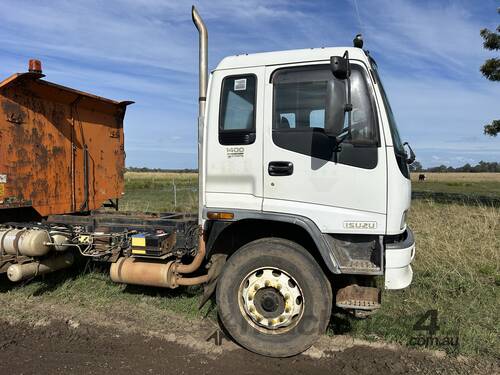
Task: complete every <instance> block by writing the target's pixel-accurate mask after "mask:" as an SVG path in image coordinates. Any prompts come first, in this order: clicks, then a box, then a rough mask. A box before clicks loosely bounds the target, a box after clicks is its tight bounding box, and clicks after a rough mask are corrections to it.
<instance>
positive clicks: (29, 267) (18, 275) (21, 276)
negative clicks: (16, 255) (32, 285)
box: [7, 252, 74, 282]
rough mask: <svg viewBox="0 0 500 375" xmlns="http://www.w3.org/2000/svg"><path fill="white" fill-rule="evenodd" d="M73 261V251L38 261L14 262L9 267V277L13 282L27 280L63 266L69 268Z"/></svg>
mask: <svg viewBox="0 0 500 375" xmlns="http://www.w3.org/2000/svg"><path fill="white" fill-rule="evenodd" d="M73 261H74V255H73V253H71V252H67V253H64V254H63V255H58V256H55V257H52V258H47V259H44V260H41V261H38V262H29V263H22V264H13V265H11V266H10V267H9V268H7V277H8V278H9V280H10V281H13V282H17V281H22V280H27V279H31V278H32V277H35V276H38V275H45V274H47V273H51V272H54V271H58V270H61V269H63V268H68V267H70V266H71V265H72V264H73Z"/></svg>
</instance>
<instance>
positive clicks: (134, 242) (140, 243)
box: [132, 237, 146, 247]
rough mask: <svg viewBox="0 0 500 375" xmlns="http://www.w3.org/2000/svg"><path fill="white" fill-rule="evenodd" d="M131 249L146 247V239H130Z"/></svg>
mask: <svg viewBox="0 0 500 375" xmlns="http://www.w3.org/2000/svg"><path fill="white" fill-rule="evenodd" d="M132 246H133V247H136V246H137V247H146V239H145V238H144V237H132Z"/></svg>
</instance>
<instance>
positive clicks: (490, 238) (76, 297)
mask: <svg viewBox="0 0 500 375" xmlns="http://www.w3.org/2000/svg"><path fill="white" fill-rule="evenodd" d="M427 175H428V176H429V180H428V181H427V182H425V183H418V182H416V183H414V184H413V186H414V187H415V188H417V186H418V185H420V184H422V185H424V184H425V186H431V184H434V185H432V186H433V188H435V189H439V188H440V187H442V188H443V189H448V188H450V189H458V190H459V191H460V192H461V193H464V191H467V192H469V191H470V192H471V193H475V192H476V190H475V188H474V186H476V187H478V186H485V182H488V183H490V185H488V186H490V187H491V188H492V191H493V193H494V194H497V192H498V185H499V184H500V182H499V181H500V180H499V176H497V175H479V174H478V175H475V174H470V175H469V174H468V175H464V174H449V175H446V176H442V175H434V174H427ZM468 177H470V178H468ZM174 181H175V186H176V189H177V204H174V203H175V199H174V194H173V184H174ZM450 183H452V185H449V184H450ZM454 183H459V184H461V185H453V184H454ZM483 193H484V194H489V193H491V191H486V190H484V191H483V190H482V191H481V194H483ZM196 203H197V191H196V175H194V174H156V173H155V174H143V173H128V174H127V175H126V196H125V198H124V199H123V201H122V203H121V207H122V209H124V210H146V211H172V210H177V211H183V210H195V209H196ZM409 224H410V226H411V227H412V228H413V230H414V232H415V236H416V241H417V256H416V259H415V261H414V263H413V264H414V271H415V274H414V281H413V284H412V285H411V286H410V287H409V288H408V289H405V290H402V291H390V292H384V294H383V304H382V306H383V307H382V308H381V309H380V311H379V312H377V314H375V315H374V316H373V317H371V318H369V319H367V320H356V319H354V318H351V317H349V316H346V315H344V314H341V313H335V314H334V317H333V319H332V323H331V325H330V328H329V333H330V334H335V333H348V334H352V335H354V336H356V337H362V338H368V339H373V340H379V339H382V340H386V341H393V342H399V343H402V344H405V345H408V344H409V342H410V340H411V338H412V337H413V336H415V335H418V334H421V333H418V332H415V331H414V330H413V329H412V327H413V325H414V324H415V322H416V321H417V319H418V318H419V317H420V316H421V315H422V314H423V313H424V312H426V311H427V310H431V309H436V310H438V319H439V320H438V325H439V331H438V332H437V333H436V335H438V336H441V337H455V336H458V337H459V347H458V351H457V353H459V354H464V355H479V356H482V357H487V358H498V353H500V346H499V345H500V343H499V340H498V337H500V323H499V322H500V321H499V319H498V306H500V293H499V286H500V251H499V250H500V209H499V208H494V207H488V206H467V205H464V204H457V203H453V204H441V203H435V202H434V201H432V200H417V201H414V202H413V205H412V209H411V212H410V215H409ZM92 267H97V268H92V269H91V270H90V271H88V270H87V272H84V273H82V272H81V268H83V267H81V268H80V271H76V270H74V271H68V272H66V273H60V274H54V275H49V276H47V277H46V278H45V279H42V280H40V279H38V280H36V281H34V282H31V283H29V284H27V285H25V286H10V285H5V283H2V285H4V286H3V288H4V289H3V290H2V291H1V292H3V294H4V296H6V297H7V296H8V297H9V298H31V297H32V296H37V297H40V298H43V299H44V300H47V301H49V302H50V301H54V303H71V304H82V305H90V306H95V308H98V309H111V310H112V309H113V308H126V306H132V305H137V304H139V303H141V304H144V303H145V304H147V305H148V306H150V307H149V308H150V309H152V310H154V309H157V310H162V309H166V310H170V311H173V312H176V313H179V314H183V315H184V316H186V318H194V317H200V316H204V315H207V314H208V316H210V317H212V318H215V314H214V312H213V305H212V306H206V307H205V308H204V309H203V310H202V311H198V310H197V307H196V306H197V303H198V299H199V290H198V289H196V288H190V289H176V290H163V289H158V288H148V287H136V286H124V285H118V284H113V283H112V282H111V281H109V278H108V276H107V274H106V270H107V268H106V267H107V266H106V265H101V266H95V265H94V266H92ZM0 311H1V307H0Z"/></svg>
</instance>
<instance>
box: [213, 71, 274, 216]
mask: <svg viewBox="0 0 500 375" xmlns="http://www.w3.org/2000/svg"><path fill="white" fill-rule="evenodd" d="M264 73H265V70H264V67H253V68H245V69H231V70H221V71H215V72H214V73H213V75H212V78H211V83H210V87H211V88H210V95H209V98H210V99H209V100H210V101H209V103H208V122H207V125H208V126H207V132H206V140H207V142H206V150H205V160H206V174H205V176H206V177H205V179H206V181H205V206H206V207H207V208H227V209H245V210H257V211H261V210H262V200H263V191H262V184H263V182H262V163H263V162H262V158H263V151H262V149H263V143H262V140H263V129H262V118H263V114H264V106H263V103H264V90H263V89H264V83H263V82H264Z"/></svg>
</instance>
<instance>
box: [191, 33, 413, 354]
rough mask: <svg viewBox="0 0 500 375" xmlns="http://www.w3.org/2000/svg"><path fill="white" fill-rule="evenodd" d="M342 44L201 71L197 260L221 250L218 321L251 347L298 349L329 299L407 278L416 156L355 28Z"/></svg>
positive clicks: (362, 312) (370, 292) (345, 303)
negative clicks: (202, 234) (204, 81)
mask: <svg viewBox="0 0 500 375" xmlns="http://www.w3.org/2000/svg"><path fill="white" fill-rule="evenodd" d="M354 44H355V47H335V48H313V49H302V50H291V51H280V52H269V53H257V54H250V55H248V54H245V55H238V56H230V57H227V58H225V59H223V60H222V61H221V62H220V63H219V65H218V66H217V68H216V69H215V70H214V71H213V72H212V73H211V74H210V78H209V82H208V88H207V90H208V91H207V92H208V94H207V95H206V96H207V102H206V112H205V114H204V116H200V124H201V126H200V138H199V141H200V154H201V155H200V159H199V160H200V165H199V167H200V223H201V224H202V225H203V227H204V229H205V231H206V233H208V236H207V238H208V242H207V254H208V257H209V258H210V257H212V258H210V259H217V256H221V257H223V261H222V262H224V266H223V267H220V270H221V271H220V272H216V274H217V275H220V276H219V277H218V278H216V280H217V303H218V308H219V314H220V316H221V321H222V323H223V324H224V325H225V326H226V328H227V329H228V331H229V333H230V334H231V335H232V336H233V337H234V338H235V339H236V341H238V342H239V343H240V344H241V345H243V346H244V347H246V348H248V349H250V350H253V351H255V352H257V353H260V354H264V355H272V356H287V355H291V354H293V353H296V352H300V351H302V350H304V348H306V347H308V345H309V346H310V345H311V343H312V342H314V341H313V339H312V336H314V335H312V336H311V335H309V336H308V335H304V334H300V335H299V334H298V333H297V332H298V331H301V330H303V329H304V326H303V325H304V324H305V325H306V326H307V325H308V324H309V323H308V321H310V320H311V321H314V322H316V324H312V323H311V324H312V326H311V324H309V326H311V327H310V328H311V329H312V331H316V330H318V331H319V332H321V331H324V329H325V328H326V325H325V324H326V323H325V320H323V319H326V320H328V318H324V316H327V317H329V313H330V308H331V304H333V303H335V304H336V306H337V307H340V308H344V309H346V310H348V311H351V312H353V313H354V314H355V315H357V316H366V315H368V314H370V313H372V312H374V311H376V310H377V309H378V307H380V303H381V298H380V293H379V290H378V289H377V287H376V286H375V285H376V283H375V278H376V277H377V276H383V277H384V285H385V288H386V289H401V288H405V287H407V286H408V285H409V284H410V283H411V281H412V277H413V273H412V269H411V265H410V263H411V261H412V260H413V257H414V255H415V241H414V238H413V234H412V232H411V230H410V228H408V227H407V224H406V215H407V212H408V209H409V207H410V202H411V181H410V174H409V169H408V164H409V163H411V162H412V161H413V160H414V157H415V156H414V154H413V151H412V150H411V148H410V147H409V146H408V147H409V150H410V157H409V156H408V154H407V152H406V151H405V148H404V145H405V144H403V143H402V142H401V139H400V136H399V133H398V129H397V126H396V122H395V120H394V115H393V113H392V110H391V107H390V104H389V101H388V98H387V95H386V92H385V90H384V88H383V86H382V82H381V79H380V77H379V73H378V71H377V65H376V63H375V61H374V60H373V59H372V58H371V57H370V56H369V54H368V53H367V52H365V51H364V50H363V49H362V48H361V47H362V40H361V38H360V36H357V38H356V39H355V40H354ZM201 55H203V54H201ZM201 55H200V56H201ZM200 66H201V65H200ZM200 73H202V72H201V71H200ZM200 96H201V97H204V96H205V95H204V93H203V91H201V93H200ZM308 262H314V265H311V264H308ZM214 263H217V261H215V262H214ZM297 265H299V266H300V268H301V271H299V270H297V269H296V268H295V267H296V266H297ZM308 267H312V268H310V269H309V271H304V270H307V269H308ZM215 268H216V269H217V267H215ZM209 273H210V271H209ZM311 273H312V274H316V273H319V274H320V275H316V276H317V278H316V280H315V281H314V280H313V278H311V279H310V280H307V279H308V277H310V276H311ZM301 279H302V281H301ZM346 280H348V281H346ZM284 285H288V287H285V286H284ZM313 285H314V286H313ZM290 286H296V287H297V288H298V291H297V290H296V289H294V288H292V287H290ZM214 288H215V287H214ZM312 288H317V289H319V291H316V292H314V291H311V290H310V291H309V292H306V290H307V289H312ZM209 289H210V288H209ZM308 293H309V295H307V294H308ZM290 296H292V297H290ZM307 303H309V304H312V305H313V306H312V307H311V306H307V305H306V304H307ZM308 309H309V310H308ZM314 309H318V310H314ZM288 311H289V312H288ZM325 311H326V312H325ZM301 314H302V315H301ZM303 314H306V315H307V314H309V316H308V317H303ZM249 327H250V328H249ZM248 330H250V331H248ZM299 336H300V339H299V338H298V337H299ZM284 342H287V343H289V344H287V345H288V346H286V345H285V346H283V343H284ZM274 344H280V345H274Z"/></svg>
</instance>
